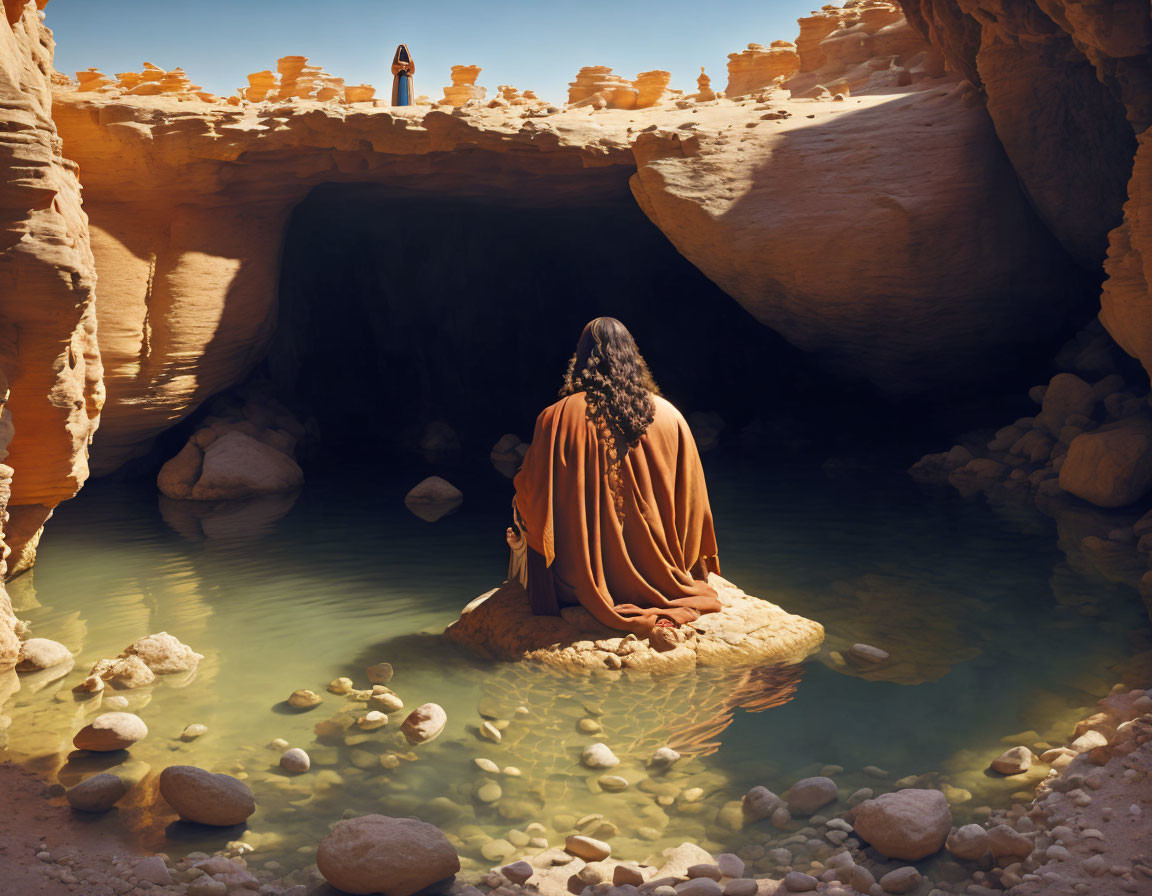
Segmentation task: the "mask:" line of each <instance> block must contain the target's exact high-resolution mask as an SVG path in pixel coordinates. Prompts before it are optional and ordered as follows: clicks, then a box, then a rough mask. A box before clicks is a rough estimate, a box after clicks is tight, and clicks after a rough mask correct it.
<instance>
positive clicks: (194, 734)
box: [180, 724, 208, 740]
mask: <svg viewBox="0 0 1152 896" xmlns="http://www.w3.org/2000/svg"><path fill="white" fill-rule="evenodd" d="M207 733H208V726H207V725H197V724H193V725H189V726H188V727H187V728H185V729H184V730H183V731H182V732H180V739H181V740H196V738H198V737H203V736H204V735H205V734H207Z"/></svg>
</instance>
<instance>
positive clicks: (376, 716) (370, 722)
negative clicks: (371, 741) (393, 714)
mask: <svg viewBox="0 0 1152 896" xmlns="http://www.w3.org/2000/svg"><path fill="white" fill-rule="evenodd" d="M387 724H388V716H386V715H384V713H382V712H380V711H379V710H375V709H374V710H372V711H371V712H369V713H368V714H367V715H363V716H361V717H360V718H358V719H357V720H356V727H357V728H359V729H360V730H361V731H375V730H376V729H377V728H383V727H384V726H385V725H387Z"/></svg>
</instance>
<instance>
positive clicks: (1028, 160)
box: [901, 0, 1152, 370]
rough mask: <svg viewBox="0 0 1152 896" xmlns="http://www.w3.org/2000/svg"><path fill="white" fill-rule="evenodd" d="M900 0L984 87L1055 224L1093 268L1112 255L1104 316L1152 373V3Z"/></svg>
mask: <svg viewBox="0 0 1152 896" xmlns="http://www.w3.org/2000/svg"><path fill="white" fill-rule="evenodd" d="M901 5H902V6H903V7H904V10H905V12H906V13H907V16H908V19H909V21H910V22H911V23H912V24H913V25H914V26H915V27H917V28H918V29H919V30H920V31H921V32H922V33H923V34H924V35H925V36H926V37H927V39H928V40H929V41H931V43H932V44H933V45H934V46H935V47H937V48H938V49H939V50H940V51H941V52H942V53H944V55H945V56H946V57H947V59H948V60H949V62H950V63H951V65H952V66H953V67H954V68H955V69H956V70H958V71H960V72H962V73H963V74H964V75H965V76H966V77H967V78H968V79H969V80H970V81H971V82H972V83H973V84H975V85H977V86H978V87H980V88H981V89H982V90H983V91H984V93H985V94H986V96H987V102H988V111H989V113H990V115H991V116H992V120H993V122H994V124H995V126H996V132H997V134H998V135H999V137H1000V140H1001V142H1002V143H1003V145H1004V148H1005V151H1006V152H1007V154H1008V157H1009V159H1011V161H1012V165H1013V167H1014V168H1015V170H1016V172H1017V174H1018V175H1019V177H1020V180H1021V183H1022V184H1023V185H1024V188H1025V190H1026V191H1027V192H1028V195H1029V197H1030V199H1031V200H1032V202H1033V204H1034V205H1035V207H1036V209H1037V211H1038V212H1039V213H1040V215H1041V217H1042V218H1043V219H1044V221H1045V223H1046V224H1047V225H1048V227H1049V228H1050V229H1051V230H1052V232H1053V233H1054V234H1056V236H1057V237H1058V238H1059V239H1060V241H1061V243H1063V245H1064V246H1065V247H1066V248H1067V249H1068V250H1069V252H1071V253H1072V254H1073V255H1074V256H1075V257H1076V258H1077V259H1078V260H1079V261H1080V263H1081V264H1083V265H1084V266H1086V267H1096V266H1098V265H1100V264H1101V263H1102V262H1103V263H1104V267H1105V270H1106V272H1107V274H1108V280H1107V281H1106V282H1105V284H1104V290H1103V295H1102V297H1101V313H1100V319H1101V320H1102V321H1103V323H1104V325H1105V326H1106V327H1107V328H1108V330H1109V332H1110V333H1111V334H1112V336H1113V337H1114V338H1115V339H1116V341H1117V342H1118V343H1119V344H1120V345H1121V346H1122V347H1123V348H1124V349H1125V350H1126V351H1128V352H1129V353H1130V354H1132V355H1133V356H1135V357H1137V358H1139V359H1140V361H1141V362H1142V363H1143V364H1144V367H1145V369H1146V370H1152V292H1150V288H1149V286H1150V284H1152V267H1150V265H1152V261H1150V260H1152V229H1150V223H1149V215H1150V211H1149V203H1150V202H1152V195H1150V187H1152V157H1150V153H1152V149H1149V145H1148V144H1149V139H1150V136H1149V133H1148V128H1149V125H1152V4H1149V2H1148V0H1088V2H1072V0H901ZM1105 255H1107V258H1106V260H1105Z"/></svg>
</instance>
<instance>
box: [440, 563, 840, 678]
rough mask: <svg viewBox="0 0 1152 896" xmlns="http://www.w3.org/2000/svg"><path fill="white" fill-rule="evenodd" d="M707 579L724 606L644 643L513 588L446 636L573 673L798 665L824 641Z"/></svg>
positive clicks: (805, 626)
mask: <svg viewBox="0 0 1152 896" xmlns="http://www.w3.org/2000/svg"><path fill="white" fill-rule="evenodd" d="M708 581H709V582H710V583H711V584H712V585H713V587H715V588H716V590H717V592H718V593H719V595H720V602H721V604H722V605H723V607H724V609H723V610H722V611H721V612H719V613H709V614H705V615H703V616H701V617H700V618H699V619H698V620H696V621H695V622H693V623H692V624H690V625H683V626H680V627H679V628H678V629H666V630H659V629H658V630H657V631H656V632H654V633H653V635H652V637H651V638H650V639H644V640H640V639H638V638H636V637H635V636H630V635H622V634H621V633H620V632H617V631H613V630H612V629H608V628H605V627H604V626H602V625H600V624H599V623H597V622H596V621H595V620H594V619H593V618H592V616H591V614H590V613H589V612H588V611H587V610H585V609H584V608H583V607H566V608H564V609H563V610H562V611H561V615H560V616H534V615H533V614H532V611H531V608H530V607H529V605H528V595H527V594H525V593H524V589H523V588H521V587H520V585H519V584H518V583H507V582H506V583H505V584H504V585H502V586H501V587H500V588H497V589H495V590H493V591H490V592H488V593H487V594H485V595H482V596H481V597H478V598H477V599H476V600H474V601H472V603H470V604H469V605H468V606H467V607H465V608H464V611H463V612H462V613H461V614H460V618H459V619H458V620H457V621H456V622H454V623H452V625H450V626H449V627H448V629H447V631H446V632H445V634H446V635H447V636H448V637H449V638H451V639H452V640H454V641H456V642H458V643H460V644H463V645H465V646H467V647H469V648H470V649H472V650H474V651H476V652H477V653H480V654H483V655H487V656H490V657H492V658H494V659H500V660H527V661H529V662H533V663H540V664H542V665H545V666H551V667H555V668H562V669H570V670H573V671H580V670H587V669H604V668H608V669H619V668H626V669H636V670H640V671H645V672H680V671H683V670H685V669H692V668H695V667H697V666H725V665H741V664H753V663H788V662H799V661H800V660H802V659H803V658H804V657H806V656H807V655H808V654H810V653H811V652H812V651H813V650H815V649H816V648H817V647H819V646H820V643H821V642H822V641H823V640H824V629H823V627H822V626H821V625H820V624H819V623H818V622H813V621H812V620H810V619H805V618H803V617H802V616H794V615H792V614H791V613H788V612H786V611H784V610H782V609H781V608H780V607H778V606H776V605H775V604H773V603H769V602H768V601H766V600H761V599H760V598H757V597H752V596H751V595H749V594H745V593H744V592H743V591H741V590H740V589H739V588H737V587H736V586H735V585H733V584H732V583H731V582H729V581H727V580H726V579H723V578H721V577H720V576H717V575H711V576H709V578H708Z"/></svg>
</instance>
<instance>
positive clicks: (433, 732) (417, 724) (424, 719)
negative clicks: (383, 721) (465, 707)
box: [400, 703, 448, 744]
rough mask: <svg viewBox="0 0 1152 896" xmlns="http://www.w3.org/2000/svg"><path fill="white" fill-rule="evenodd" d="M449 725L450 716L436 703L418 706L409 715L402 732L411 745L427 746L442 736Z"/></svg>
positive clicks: (401, 727)
mask: <svg viewBox="0 0 1152 896" xmlns="http://www.w3.org/2000/svg"><path fill="white" fill-rule="evenodd" d="M447 724H448V714H447V713H446V712H444V709H443V707H441V706H440V705H439V704H436V703H425V704H423V705H422V706H417V707H416V708H415V709H414V710H412V712H410V713H409V714H408V718H406V719H405V720H404V724H403V725H401V726H400V731H401V732H402V733H403V734H404V737H405V738H406V739H407V740H408V743H410V744H426V743H428V742H429V741H431V740H435V739H436V738H438V737H439V736H440V732H442V731H443V730H444V726H445V725H447Z"/></svg>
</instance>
